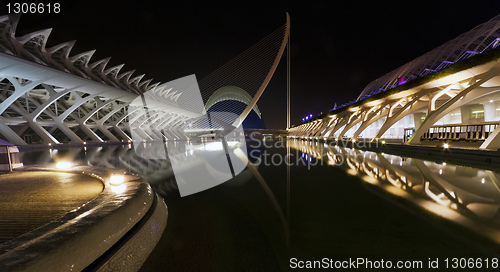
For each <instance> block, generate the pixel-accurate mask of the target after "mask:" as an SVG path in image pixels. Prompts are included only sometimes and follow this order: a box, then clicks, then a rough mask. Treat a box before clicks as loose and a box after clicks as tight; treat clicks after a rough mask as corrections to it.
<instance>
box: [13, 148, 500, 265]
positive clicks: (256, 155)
mask: <svg viewBox="0 0 500 272" xmlns="http://www.w3.org/2000/svg"><path fill="white" fill-rule="evenodd" d="M175 145H179V146H180V147H183V146H184V147H185V146H186V144H185V143H177V144H175ZM184 147H183V148H184ZM247 148H248V159H249V161H251V162H252V164H249V166H248V167H247V168H246V169H245V170H244V171H242V172H241V173H240V174H239V175H237V176H236V177H235V178H233V179H231V180H229V181H227V182H225V183H223V184H221V185H218V186H215V187H213V188H211V189H208V190H206V191H202V192H200V193H197V194H193V195H189V196H186V197H180V196H179V192H178V190H177V189H176V188H177V185H176V181H175V178H174V173H173V171H172V167H171V162H170V161H169V160H167V159H157V160H148V159H144V158H141V157H140V156H137V155H136V153H135V151H134V148H133V147H132V146H131V145H130V146H129V145H123V146H107V147H87V148H85V149H81V148H79V149H64V150H63V149H61V150H41V151H31V152H24V153H23V154H22V156H23V157H22V159H23V162H24V164H47V163H56V162H58V161H60V160H66V161H74V162H77V163H79V164H88V165H93V166H101V167H108V168H120V169H124V170H127V171H131V172H135V173H137V174H140V175H141V176H143V177H144V178H145V179H146V180H148V181H149V182H150V183H151V185H152V187H153V188H154V189H155V191H156V192H158V193H159V194H161V195H162V196H163V197H164V199H165V202H166V203H167V206H168V208H169V218H168V223H167V229H166V231H165V233H164V235H163V237H162V239H161V240H160V242H159V244H158V246H157V247H156V249H155V250H154V251H153V253H152V254H151V256H150V257H149V259H148V260H147V261H146V263H145V264H144V266H143V267H142V269H141V271H166V270H171V271H191V270H195V269H196V270H204V271H228V270H232V271H233V270H238V271H239V270H250V271H275V270H288V269H290V268H293V267H294V266H297V265H299V264H300V263H299V262H300V261H303V263H301V264H306V261H319V262H321V261H323V258H327V259H328V260H334V261H344V260H349V259H350V258H351V259H353V258H354V259H355V258H364V259H363V260H367V261H380V260H385V261H393V262H394V265H395V264H396V262H397V261H408V260H410V261H411V260H415V261H421V262H422V264H423V267H424V268H425V267H428V265H429V262H430V261H434V260H438V261H439V265H440V266H439V267H440V269H439V271H442V270H445V269H443V267H444V265H445V260H446V258H476V259H477V258H482V259H486V258H490V259H489V260H490V261H491V260H492V259H491V258H498V257H499V254H498V252H499V247H498V243H500V221H499V218H500V214H499V208H500V189H499V188H500V187H499V186H500V183H499V174H498V173H496V172H494V171H490V170H483V169H478V168H472V167H467V166H460V165H453V164H449V163H446V162H443V161H424V160H420V159H413V158H408V157H400V156H395V155H390V154H383V153H382V154H381V153H375V152H368V151H363V150H358V149H350V148H344V147H339V146H329V145H325V144H323V143H318V142H308V141H298V140H291V141H287V142H286V141H282V142H267V144H265V145H264V144H263V143H251V142H250V143H247ZM186 150H192V149H189V148H188V149H186ZM190 156H194V154H193V153H192V152H186V153H185V159H186V163H187V162H189V161H190ZM450 260H451V259H450ZM359 269H360V270H363V266H361V267H360V268H359ZM436 271H437V270H436Z"/></svg>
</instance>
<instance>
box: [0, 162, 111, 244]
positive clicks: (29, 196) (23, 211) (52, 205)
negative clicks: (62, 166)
mask: <svg viewBox="0 0 500 272" xmlns="http://www.w3.org/2000/svg"><path fill="white" fill-rule="evenodd" d="M102 190H103V184H102V182H101V181H99V180H98V179H95V178H92V177H90V176H87V175H83V174H74V173H61V172H50V171H14V172H12V173H9V172H7V173H5V172H4V173H1V174H0V244H1V243H4V242H6V241H8V240H10V239H13V238H15V237H18V236H20V235H22V234H23V233H26V232H29V231H31V230H34V229H36V228H38V227H40V226H43V225H45V224H47V223H49V222H51V221H53V220H55V219H57V218H59V217H61V216H63V215H64V214H65V213H67V212H69V211H71V210H73V209H75V208H78V207H80V206H82V205H83V204H85V203H87V202H88V201H90V200H92V199H94V198H95V197H96V196H97V195H99V194H100V193H101V192H102Z"/></svg>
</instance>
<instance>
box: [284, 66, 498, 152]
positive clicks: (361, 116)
mask: <svg viewBox="0 0 500 272" xmlns="http://www.w3.org/2000/svg"><path fill="white" fill-rule="evenodd" d="M484 70H485V69H483V71H482V73H478V74H477V75H470V74H468V77H467V76H465V77H464V76H462V77H458V76H457V77H456V79H455V80H450V79H453V75H452V76H450V77H449V78H447V79H448V80H441V82H442V83H440V82H439V80H438V81H437V82H431V83H427V84H423V85H421V86H418V87H416V88H413V89H411V90H408V91H404V93H405V95H402V94H398V93H396V94H394V95H389V96H387V97H386V98H382V99H379V100H377V101H375V102H374V101H372V102H368V103H365V105H360V106H357V107H353V108H347V109H346V110H344V111H342V112H338V113H336V114H332V115H329V116H326V117H323V118H321V119H317V120H312V121H310V122H308V123H304V124H301V125H299V126H296V127H293V128H291V129H289V135H290V136H292V137H298V138H317V139H319V138H337V139H342V138H343V137H344V136H345V135H346V134H347V132H348V131H350V130H351V132H352V131H354V132H353V133H352V136H350V138H349V139H350V140H354V141H355V140H357V139H358V137H360V135H362V133H363V132H365V131H366V130H367V128H368V127H370V126H371V125H373V124H374V123H375V121H377V120H380V119H381V118H384V119H385V121H384V122H383V124H382V125H381V126H380V127H377V128H375V130H376V133H375V136H374V137H372V138H370V139H369V140H371V141H376V140H378V139H380V138H382V136H383V135H384V133H386V132H387V131H388V130H389V129H390V128H391V127H393V126H394V125H395V124H396V123H397V122H398V121H401V120H402V119H403V118H404V117H405V116H409V115H410V114H415V122H414V125H415V128H416V131H415V133H413V135H412V137H411V138H410V139H409V140H408V142H409V143H410V144H418V143H420V138H421V137H422V136H423V135H424V133H426V132H427V131H428V130H429V128H431V127H432V126H433V125H435V124H436V122H438V121H439V120H441V119H442V118H443V117H444V116H446V115H447V114H449V113H450V112H452V111H454V110H456V109H459V108H460V107H462V106H464V105H466V104H468V103H471V102H472V101H474V100H476V99H479V98H484V97H487V96H489V95H493V94H495V93H497V92H499V91H500V80H499V76H500V68H497V67H495V66H493V67H491V68H490V69H487V70H485V71H484ZM464 74H465V73H461V75H464ZM465 75H467V74H465ZM438 102H439V103H438ZM418 112H422V113H423V114H422V115H423V116H425V118H424V119H423V121H421V120H420V119H419V118H417V117H420V115H417V113H418ZM499 135H500V126H498V127H497V129H496V130H495V131H493V132H492V133H490V135H489V136H488V138H487V139H486V140H485V141H484V143H483V144H482V145H481V148H482V149H497V148H500V136H499Z"/></svg>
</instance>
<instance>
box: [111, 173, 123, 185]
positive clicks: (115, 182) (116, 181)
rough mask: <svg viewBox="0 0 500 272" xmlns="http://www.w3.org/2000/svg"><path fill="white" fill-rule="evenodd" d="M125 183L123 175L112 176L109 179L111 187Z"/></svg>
mask: <svg viewBox="0 0 500 272" xmlns="http://www.w3.org/2000/svg"><path fill="white" fill-rule="evenodd" d="M124 182H125V176H124V175H112V176H111V177H110V178H109V184H111V185H120V184H122V183H124Z"/></svg>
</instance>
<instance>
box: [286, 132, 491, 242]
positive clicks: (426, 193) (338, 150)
mask: <svg viewBox="0 0 500 272" xmlns="http://www.w3.org/2000/svg"><path fill="white" fill-rule="evenodd" d="M290 146H291V147H292V148H294V149H296V150H300V151H301V152H302V153H303V154H307V155H303V156H306V157H307V156H310V157H312V158H315V159H316V160H319V161H321V163H325V164H328V165H332V166H335V167H339V168H340V169H343V170H344V171H346V172H347V173H350V174H352V175H357V176H359V177H360V178H361V179H362V180H363V181H366V182H368V183H370V184H373V185H376V186H378V187H380V188H382V189H384V190H385V191H387V192H389V193H391V194H394V195H398V196H400V197H404V198H407V199H409V200H410V201H412V202H414V203H416V204H418V205H419V206H421V207H422V208H424V209H426V210H428V211H430V212H433V213H436V214H438V215H439V216H442V217H445V218H447V219H450V220H453V221H456V222H458V223H460V224H462V225H465V226H468V227H471V228H473V229H474V230H475V231H478V232H483V231H484V230H486V229H487V230H489V231H491V230H490V229H489V227H492V228H494V229H495V230H496V231H495V234H494V235H489V238H491V239H494V240H495V241H496V242H500V239H499V238H498V234H500V232H498V229H500V212H499V209H500V182H499V178H500V175H499V174H498V173H495V172H494V171H490V170H483V169H478V168H473V167H467V166H459V165H452V164H447V163H446V162H442V163H438V162H432V161H424V160H421V159H415V158H407V157H400V156H396V155H390V154H384V153H375V152H371V151H363V150H358V149H351V148H344V147H340V146H333V147H330V146H327V145H323V144H319V145H318V144H317V143H316V142H308V141H300V140H292V141H290ZM394 188H397V190H394ZM436 205H439V206H441V207H445V208H446V209H447V210H443V209H441V208H440V207H437V206H436ZM450 211H453V212H450ZM458 215H461V216H463V217H465V218H462V217H461V216H458ZM469 220H471V221H469ZM477 223H480V224H481V225H477Z"/></svg>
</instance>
